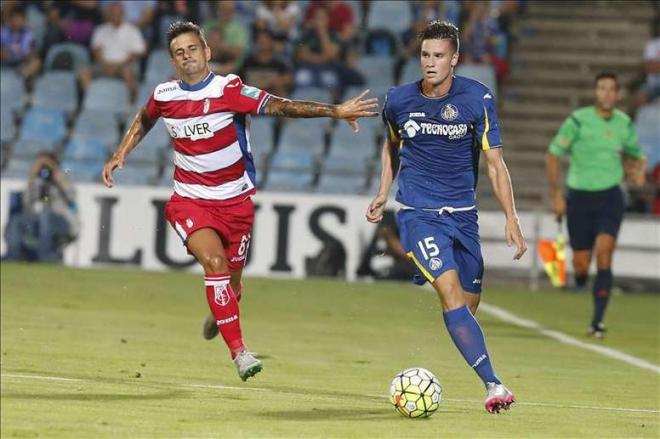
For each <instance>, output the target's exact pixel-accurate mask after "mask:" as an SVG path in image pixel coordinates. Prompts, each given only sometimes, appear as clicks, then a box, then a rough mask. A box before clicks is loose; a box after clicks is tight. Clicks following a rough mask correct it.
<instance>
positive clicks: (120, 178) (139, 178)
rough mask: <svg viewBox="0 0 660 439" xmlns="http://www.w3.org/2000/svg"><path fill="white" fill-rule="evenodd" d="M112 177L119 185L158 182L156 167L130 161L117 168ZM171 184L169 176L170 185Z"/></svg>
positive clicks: (145, 184)
mask: <svg viewBox="0 0 660 439" xmlns="http://www.w3.org/2000/svg"><path fill="white" fill-rule="evenodd" d="M112 178H113V180H114V183H115V184H116V185H119V186H148V185H154V184H156V183H158V167H157V166H155V165H146V164H135V163H130V164H128V165H127V166H124V167H123V168H122V169H117V170H116V171H115V172H114V173H113V174H112ZM171 184H172V181H171V177H170V185H171Z"/></svg>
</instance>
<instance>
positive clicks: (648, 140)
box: [635, 102, 660, 169]
mask: <svg viewBox="0 0 660 439" xmlns="http://www.w3.org/2000/svg"><path fill="white" fill-rule="evenodd" d="M659 121H660V102H655V103H652V104H648V105H645V106H643V107H642V108H640V109H639V110H638V111H637V114H636V115H635V127H636V129H637V134H638V136H639V143H640V144H641V145H642V148H643V151H644V154H646V160H647V165H648V169H653V168H654V167H655V166H656V164H658V163H660V129H658V122H659Z"/></svg>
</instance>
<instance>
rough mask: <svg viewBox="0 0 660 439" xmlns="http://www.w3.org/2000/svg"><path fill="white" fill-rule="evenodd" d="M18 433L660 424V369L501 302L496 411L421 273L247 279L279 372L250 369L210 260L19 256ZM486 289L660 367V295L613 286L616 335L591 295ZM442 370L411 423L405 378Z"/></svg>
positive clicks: (265, 353) (648, 432)
mask: <svg viewBox="0 0 660 439" xmlns="http://www.w3.org/2000/svg"><path fill="white" fill-rule="evenodd" d="M1 280H2V282H1V287H2V290H1V299H2V300H1V305H2V315H1V317H2V338H1V342H2V343H1V345H2V347H1V351H2V356H1V357H0V358H1V360H2V363H1V372H2V391H1V396H2V399H1V402H2V407H1V418H2V419H1V421H2V423H1V427H2V431H1V435H2V437H3V438H10V437H17V438H25V437H55V438H76V437H80V438H100V437H124V438H142V437H145V438H147V437H157V438H164V437H191V438H211V437H221V438H242V437H255V438H263V437H287V438H290V437H337V438H352V437H360V438H362V437H364V438H376V437H377V438H383V437H392V438H402V437H470V438H474V437H507V438H508V437H553V438H554V437H594V438H595V437H598V438H600V437H655V438H657V437H659V436H660V411H659V409H660V407H659V406H660V400H659V396H660V375H659V374H658V373H656V372H653V371H649V370H644V369H640V368H638V367H635V366H632V365H629V364H626V363H623V362H621V361H618V360H614V359H611V358H607V357H605V356H602V355H599V354H597V353H594V352H591V351H588V350H584V349H580V348H578V347H574V346H569V345H566V344H562V343H559V342H558V341H555V340H552V339H550V338H547V337H545V336H543V335H542V334H539V333H538V332H535V331H533V330H530V329H524V328H520V327H517V326H514V325H511V324H509V323H507V322H504V321H502V320H499V319H496V318H495V317H492V316H490V315H488V314H486V313H484V312H480V313H479V316H478V317H479V320H480V322H481V325H482V327H483V328H484V331H485V333H486V338H487V342H488V345H489V349H490V353H491V356H492V358H493V359H494V363H495V367H496V370H497V372H498V374H499V375H500V376H501V377H502V378H503V379H504V381H505V383H506V384H507V385H508V386H509V387H510V388H511V389H512V390H513V391H514V393H515V394H516V396H517V398H518V401H519V403H518V404H516V405H514V407H513V408H512V410H511V411H509V412H506V413H503V414H500V415H489V414H487V413H486V412H485V411H484V409H483V404H482V401H483V398H484V390H483V388H482V385H481V383H480V382H479V380H478V379H477V377H476V375H475V374H474V373H473V372H472V371H471V370H470V369H469V368H468V367H467V366H466V365H465V364H464V361H463V359H462V358H461V357H460V354H459V353H458V351H457V350H456V349H455V348H454V346H453V345H452V343H451V340H450V339H449V336H448V335H447V333H446V330H445V328H444V324H443V323H442V317H441V313H440V310H439V306H438V301H437V298H436V297H435V296H434V294H433V293H432V292H429V291H426V290H423V289H419V288H417V287H415V286H413V285H412V284H403V283H354V284H347V283H344V282H339V281H332V280H316V279H314V280H305V281H293V280H272V279H246V281H245V294H244V296H243V297H244V298H243V300H242V302H241V310H242V322H243V330H244V335H245V339H246V341H247V343H248V344H249V346H250V348H251V349H253V350H255V351H256V352H258V353H259V354H260V355H261V356H262V358H263V361H264V371H263V372H262V373H261V374H259V375H258V376H257V377H255V378H254V379H250V380H249V381H248V382H247V383H243V382H241V381H240V379H239V378H238V377H237V375H236V372H235V369H234V366H233V364H232V363H231V362H230V361H229V356H228V353H227V352H226V348H225V347H224V345H223V344H222V342H220V341H218V340H213V341H205V340H203V339H202V338H201V322H202V320H203V318H204V316H205V315H206V313H207V309H208V308H207V305H206V302H205V298H204V294H203V286H202V277H201V275H199V274H187V273H153V272H141V271H128V270H76V269H68V268H62V267H52V266H39V265H13V264H4V263H3V264H2V276H1ZM483 300H484V302H487V303H490V304H493V305H497V306H499V307H502V308H505V309H507V310H509V311H511V312H513V313H515V314H517V315H518V316H520V317H523V318H526V319H530V320H534V321H537V322H539V323H540V324H542V325H543V326H544V327H546V328H548V329H554V330H557V331H562V332H564V333H566V334H568V335H571V336H574V337H576V338H578V339H581V340H582V341H585V342H589V343H599V344H602V345H603V346H607V347H611V348H614V349H617V350H620V351H623V352H625V353H628V354H631V355H634V356H636V357H638V358H642V359H644V360H646V361H650V362H651V363H654V364H658V363H660V358H659V356H660V335H659V334H660V331H659V329H660V323H659V319H660V312H659V311H660V296H659V295H657V294H636V295H618V296H615V297H613V299H612V304H611V307H610V310H609V314H608V319H607V323H608V326H609V328H610V333H609V334H608V338H607V339H605V340H603V341H595V340H590V339H587V338H586V337H585V336H584V333H585V330H586V324H587V322H588V318H589V314H590V309H591V308H590V307H591V299H590V295H589V294H574V293H568V292H558V291H545V292H541V293H530V292H527V291H523V290H506V289H502V288H497V289H490V290H487V291H486V292H485V293H484V297H483ZM408 367H424V368H427V369H429V370H431V371H432V372H434V373H435V374H436V375H437V377H438V378H439V380H440V382H441V384H442V386H443V401H442V403H441V406H440V409H439V411H438V412H437V413H436V414H434V415H433V416H432V417H431V418H428V419H422V420H410V419H405V418H403V417H401V416H399V415H398V414H397V413H396V412H395V411H394V409H393V408H392V407H391V406H390V405H389V402H388V400H387V393H388V388H389V383H390V381H391V379H392V377H393V376H394V374H395V373H396V372H398V371H400V370H402V369H405V368H408Z"/></svg>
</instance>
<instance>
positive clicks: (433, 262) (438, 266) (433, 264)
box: [429, 258, 442, 271]
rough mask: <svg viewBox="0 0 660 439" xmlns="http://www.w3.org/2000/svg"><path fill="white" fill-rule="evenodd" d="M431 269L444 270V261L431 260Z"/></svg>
mask: <svg viewBox="0 0 660 439" xmlns="http://www.w3.org/2000/svg"><path fill="white" fill-rule="evenodd" d="M429 268H430V269H431V270H433V271H435V270H440V269H441V268H442V259H439V258H431V260H430V261H429Z"/></svg>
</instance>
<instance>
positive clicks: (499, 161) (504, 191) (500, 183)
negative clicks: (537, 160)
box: [484, 148, 527, 259]
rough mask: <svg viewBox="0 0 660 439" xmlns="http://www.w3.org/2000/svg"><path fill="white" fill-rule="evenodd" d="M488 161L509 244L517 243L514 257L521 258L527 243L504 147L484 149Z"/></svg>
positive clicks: (489, 175)
mask: <svg viewBox="0 0 660 439" xmlns="http://www.w3.org/2000/svg"><path fill="white" fill-rule="evenodd" d="M484 154H485V155H486V163H487V165H488V177H490V182H491V184H492V186H493V191H494V192H495V196H496V197H497V200H498V201H499V202H500V205H501V206H502V210H504V214H505V215H506V225H505V226H504V235H505V237H506V242H507V244H508V245H509V246H511V245H512V244H515V245H516V247H517V250H516V254H515V255H514V256H513V259H520V258H521V257H522V255H523V254H525V252H526V251H527V243H526V242H525V238H524V237H523V233H522V229H521V228H520V222H519V220H518V213H517V212H516V205H515V202H514V201H513V187H512V186H511V176H510V175H509V170H508V169H507V167H506V163H504V156H503V155H502V148H494V149H489V150H486V151H484Z"/></svg>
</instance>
